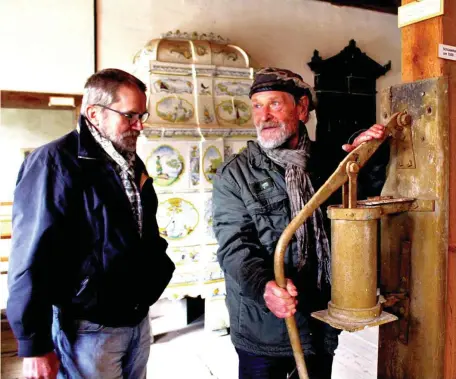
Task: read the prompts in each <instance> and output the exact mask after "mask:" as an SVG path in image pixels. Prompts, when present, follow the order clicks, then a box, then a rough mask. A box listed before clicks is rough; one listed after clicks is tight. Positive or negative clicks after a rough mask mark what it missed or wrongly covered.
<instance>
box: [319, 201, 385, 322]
mask: <svg viewBox="0 0 456 379" xmlns="http://www.w3.org/2000/svg"><path fill="white" fill-rule="evenodd" d="M328 215H329V217H330V218H331V241H332V258H331V272H332V286H331V301H330V302H329V304H328V313H329V315H330V316H331V317H334V318H336V319H339V320H341V321H345V322H355V323H356V322H366V321H370V320H373V319H375V318H376V317H378V316H379V315H380V313H381V312H380V304H379V303H378V301H377V226H378V218H380V210H379V209H378V208H354V209H349V208H330V209H329V210H328Z"/></svg>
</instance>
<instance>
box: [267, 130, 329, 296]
mask: <svg viewBox="0 0 456 379" xmlns="http://www.w3.org/2000/svg"><path fill="white" fill-rule="evenodd" d="M300 130H301V136H300V139H299V143H298V147H297V148H296V149H286V148H283V147H279V148H275V149H263V151H264V152H265V153H266V155H267V156H268V157H269V158H270V159H271V160H272V161H273V162H275V163H277V164H278V165H279V166H281V167H283V168H284V169H285V183H286V186H287V193H288V197H289V199H290V204H291V216H292V218H294V217H296V215H297V214H298V213H299V212H300V211H301V209H302V208H304V206H305V205H306V203H307V202H308V201H309V200H310V199H311V198H312V196H313V195H314V193H315V191H314V189H313V187H312V183H311V181H310V178H309V175H308V174H307V172H306V167H307V160H308V158H309V155H310V140H309V137H308V135H307V130H306V128H305V126H304V125H303V124H301V125H300ZM309 228H312V229H311V230H309ZM312 232H313V233H312ZM296 237H297V239H298V255H297V256H293V263H294V265H295V266H296V267H297V268H298V271H299V270H301V269H302V268H303V267H304V266H305V264H306V262H307V260H308V257H309V250H311V249H312V246H314V247H315V251H316V255H317V261H318V278H317V284H318V288H321V280H322V277H324V279H325V280H326V282H327V283H328V284H330V283H331V269H330V268H331V252H330V249H329V241H328V237H327V235H326V232H325V227H324V224H323V214H322V212H321V209H320V208H317V210H316V211H315V212H314V213H313V214H312V216H311V217H310V218H308V219H307V221H306V222H305V223H304V224H303V225H301V226H300V227H299V229H298V230H297V231H296ZM312 238H313V239H314V241H312Z"/></svg>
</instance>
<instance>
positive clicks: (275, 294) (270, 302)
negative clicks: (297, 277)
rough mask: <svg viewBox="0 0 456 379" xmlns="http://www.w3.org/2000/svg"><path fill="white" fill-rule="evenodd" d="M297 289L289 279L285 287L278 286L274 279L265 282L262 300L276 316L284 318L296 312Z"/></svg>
mask: <svg viewBox="0 0 456 379" xmlns="http://www.w3.org/2000/svg"><path fill="white" fill-rule="evenodd" d="M296 296H298V291H297V289H296V287H295V285H294V284H293V282H292V281H291V280H290V279H287V286H286V288H280V287H279V286H278V285H277V283H276V282H275V281H274V280H271V281H269V282H267V283H266V287H265V290H264V295H263V297H264V300H265V302H266V306H267V307H268V308H269V310H270V311H271V312H272V313H274V314H275V315H276V316H277V317H278V318H286V317H290V316H293V315H294V314H295V313H296V304H298V301H297V300H296Z"/></svg>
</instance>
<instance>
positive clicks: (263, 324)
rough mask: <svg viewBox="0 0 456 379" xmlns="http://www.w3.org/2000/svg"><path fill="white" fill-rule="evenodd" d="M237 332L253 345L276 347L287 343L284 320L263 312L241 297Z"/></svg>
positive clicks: (253, 302) (255, 304) (251, 301)
mask: <svg viewBox="0 0 456 379" xmlns="http://www.w3.org/2000/svg"><path fill="white" fill-rule="evenodd" d="M239 331H240V334H241V335H242V337H243V338H246V339H247V340H249V341H251V342H252V343H255V344H262V345H273V346H277V345H282V344H286V343H288V332H287V328H286V325H285V320H284V319H279V318H278V317H276V316H275V315H274V314H273V313H272V312H269V311H265V310H263V309H262V308H261V307H260V306H259V305H258V304H257V303H256V302H255V301H254V300H250V299H248V298H246V297H241V303H240V308H239Z"/></svg>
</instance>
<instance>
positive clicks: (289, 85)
mask: <svg viewBox="0 0 456 379" xmlns="http://www.w3.org/2000/svg"><path fill="white" fill-rule="evenodd" d="M265 91H282V92H288V93H290V94H291V95H293V97H294V98H295V100H296V102H298V101H299V99H300V98H301V97H302V96H307V97H308V98H309V100H310V107H309V111H311V110H313V109H315V105H316V103H317V102H316V100H317V98H316V95H315V92H314V90H313V88H312V87H311V86H310V85H309V84H307V83H306V82H305V81H304V80H302V77H301V76H300V75H298V74H296V73H294V72H293V71H290V70H286V69H283V68H276V67H266V68H262V69H260V70H258V71H257V72H256V74H255V79H254V81H253V84H252V87H251V88H250V93H249V97H250V98H251V97H252V95H253V94H255V93H257V92H265Z"/></svg>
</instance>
